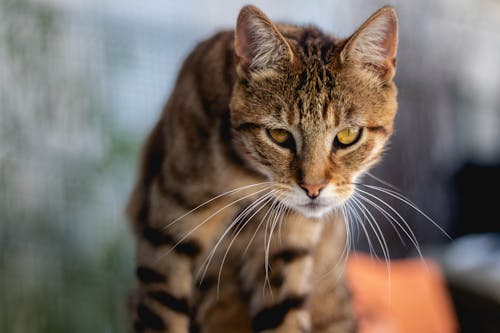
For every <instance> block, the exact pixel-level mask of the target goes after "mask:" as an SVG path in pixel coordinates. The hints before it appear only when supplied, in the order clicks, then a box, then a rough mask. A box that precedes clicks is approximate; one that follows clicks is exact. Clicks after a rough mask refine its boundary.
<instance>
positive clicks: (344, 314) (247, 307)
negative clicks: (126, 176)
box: [127, 6, 398, 333]
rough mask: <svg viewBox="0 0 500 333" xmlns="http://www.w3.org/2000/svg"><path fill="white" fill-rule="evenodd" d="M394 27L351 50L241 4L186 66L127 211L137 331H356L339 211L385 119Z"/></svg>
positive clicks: (392, 102) (387, 10) (385, 11)
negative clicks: (231, 24)
mask: <svg viewBox="0 0 500 333" xmlns="http://www.w3.org/2000/svg"><path fill="white" fill-rule="evenodd" d="M397 39H398V37H397V17H396V13H395V10H394V9H393V8H391V7H383V8H382V9H380V10H379V11H377V12H376V13H375V14H373V15H372V16H371V17H370V18H369V19H368V20H367V21H366V22H365V23H364V24H363V25H362V26H361V27H360V28H359V29H358V30H357V31H356V32H355V33H354V34H353V35H352V36H351V37H349V38H346V39H337V38H334V37H333V36H331V35H328V34H325V33H323V32H322V31H320V30H319V29H317V28H315V27H312V26H295V25H289V24H274V23H273V22H272V21H271V20H270V19H269V18H268V17H267V16H266V15H265V14H264V13H263V12H262V11H260V10H259V9H258V8H256V7H254V6H245V7H243V8H242V9H241V11H240V13H239V16H238V19H237V24H236V29H235V30H234V31H223V32H220V33H217V34H216V35H215V36H213V37H212V38H210V39H208V40H206V41H203V42H201V43H200V44H199V45H197V46H196V48H195V49H194V51H192V52H191V54H190V55H189V56H188V57H187V59H186V60H185V62H184V64H183V66H182V68H181V70H180V73H179V75H178V78H177V81H176V83H175V87H174V89H173V92H172V94H171V96H170V98H169V100H168V102H167V104H166V106H165V108H164V110H163V113H162V115H161V117H160V119H159V121H158V122H157V124H156V125H155V127H154V128H153V130H152V132H151V133H150V135H149V137H148V139H147V141H146V143H145V146H144V149H143V154H142V160H141V166H140V170H139V176H138V180H137V183H136V185H135V188H134V189H133V192H132V195H131V198H130V200H129V203H128V206H127V214H128V216H129V219H130V220H131V223H132V226H133V231H134V234H135V236H136V241H137V251H136V261H137V270H136V277H137V288H136V290H134V291H133V293H132V296H131V297H130V304H131V308H132V310H133V311H132V314H131V316H132V320H131V322H132V323H133V330H134V331H135V332H175V333H184V332H207V333H209V332H217V333H224V332H238V333H239V332H241V333H244V332H263V331H266V332H287V333H293V332H318V333H319V332H325V333H326V332H331V333H345V332H355V331H356V330H357V328H356V319H355V315H354V311H353V307H352V305H351V295H350V292H349V289H348V287H347V285H346V283H345V279H344V274H343V271H344V264H345V258H346V257H347V252H348V246H347V243H346V242H347V237H346V234H347V230H346V224H345V218H344V214H343V205H344V204H345V202H346V201H347V200H348V199H349V198H350V197H351V196H352V194H353V191H354V189H355V183H356V180H357V179H358V178H359V177H360V176H361V175H362V174H363V173H365V172H366V171H367V170H368V169H369V168H370V167H372V166H373V165H374V164H375V163H376V162H377V161H379V160H380V158H381V155H382V152H383V150H384V146H385V144H386V142H387V140H388V139H389V137H390V136H391V134H392V132H393V122H394V117H395V114H396V111H397V98H396V95H397V89H396V86H395V84H394V82H393V78H394V75H395V68H396V50H397Z"/></svg>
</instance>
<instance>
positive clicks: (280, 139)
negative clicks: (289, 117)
mask: <svg viewBox="0 0 500 333" xmlns="http://www.w3.org/2000/svg"><path fill="white" fill-rule="evenodd" d="M266 131H267V135H268V136H269V137H270V138H271V140H272V141H274V143H276V144H278V145H280V146H282V147H285V148H293V147H294V141H293V136H292V133H290V132H288V131H286V130H284V129H267V130H266Z"/></svg>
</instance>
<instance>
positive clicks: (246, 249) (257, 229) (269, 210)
mask: <svg viewBox="0 0 500 333" xmlns="http://www.w3.org/2000/svg"><path fill="white" fill-rule="evenodd" d="M277 201H278V198H277V197H274V198H273V200H272V203H271V204H269V203H267V205H268V209H267V211H266V213H265V214H264V216H263V217H262V220H261V221H260V223H259V225H258V226H257V228H255V232H254V233H253V235H252V237H251V238H250V240H249V241H248V244H247V246H246V247H245V250H244V251H243V255H245V254H246V253H247V252H248V250H249V249H250V245H251V244H252V243H253V240H254V239H255V236H256V235H257V232H258V231H259V229H260V227H261V226H262V224H263V223H264V222H265V221H266V218H267V216H268V215H269V213H270V212H271V211H272V208H273V206H274V204H275V203H276V202H277Z"/></svg>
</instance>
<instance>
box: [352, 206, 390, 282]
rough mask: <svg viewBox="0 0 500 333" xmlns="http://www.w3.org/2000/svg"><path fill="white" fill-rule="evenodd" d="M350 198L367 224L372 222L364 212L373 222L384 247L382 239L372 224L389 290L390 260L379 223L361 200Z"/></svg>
mask: <svg viewBox="0 0 500 333" xmlns="http://www.w3.org/2000/svg"><path fill="white" fill-rule="evenodd" d="M352 200H353V201H354V202H355V203H356V205H357V206H358V207H359V209H360V210H361V211H362V213H363V216H365V218H366V219H367V221H368V224H369V225H370V226H372V223H371V222H370V219H368V218H367V216H366V214H365V212H366V213H367V214H368V216H369V217H370V218H371V220H372V221H373V224H374V225H375V227H376V228H377V230H378V232H380V236H381V237H382V240H383V244H384V245H385V247H384V246H383V245H382V241H381V239H380V237H379V236H378V233H377V232H376V231H375V229H374V228H373V226H372V227H371V228H372V230H373V232H374V234H375V237H377V239H378V241H379V243H380V247H381V248H382V252H383V254H384V258H385V263H386V268H387V276H388V279H387V284H388V287H389V290H391V281H392V278H391V262H390V255H389V247H388V246H387V241H386V240H385V237H384V234H383V233H382V230H381V229H380V227H379V225H378V224H377V221H376V220H375V218H374V216H373V215H372V213H371V212H370V211H369V210H368V208H367V207H366V206H365V205H364V204H363V203H362V202H361V201H359V200H358V199H357V198H356V197H355V196H353V197H352Z"/></svg>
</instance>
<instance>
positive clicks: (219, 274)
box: [217, 190, 278, 298]
mask: <svg viewBox="0 0 500 333" xmlns="http://www.w3.org/2000/svg"><path fill="white" fill-rule="evenodd" d="M275 191H278V190H275ZM272 194H273V193H268V194H266V199H269V198H270V197H271V196H272ZM266 201H267V200H261V201H260V202H259V203H258V204H255V205H253V208H252V210H253V209H254V208H255V207H257V206H258V205H259V204H262V203H263V202H264V204H262V205H261V207H260V208H259V209H258V210H256V211H255V212H254V213H253V214H252V215H251V216H250V217H249V218H248V219H246V221H245V222H244V224H243V225H242V227H241V228H239V230H238V231H237V232H236V235H235V236H234V237H233V239H232V240H231V242H230V243H229V245H228V247H227V249H226V252H225V253H224V256H223V258H222V262H221V265H220V268H219V273H218V275H217V298H218V297H219V286H220V278H221V274H222V268H223V267H224V262H225V261H226V257H227V254H228V253H229V250H230V249H231V246H232V245H233V243H234V241H235V240H236V239H237V237H238V235H239V234H240V233H241V231H242V230H243V229H244V228H245V226H246V225H247V224H248V223H249V222H250V221H251V220H252V218H253V217H254V216H255V215H256V214H257V213H259V211H261V210H262V208H264V207H265V202H266ZM250 211H251V210H250ZM250 211H249V212H250ZM246 215H248V213H247V214H246ZM243 218H246V216H245V217H243ZM243 218H242V219H243Z"/></svg>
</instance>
